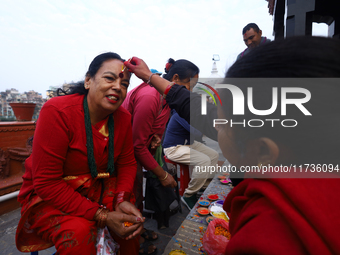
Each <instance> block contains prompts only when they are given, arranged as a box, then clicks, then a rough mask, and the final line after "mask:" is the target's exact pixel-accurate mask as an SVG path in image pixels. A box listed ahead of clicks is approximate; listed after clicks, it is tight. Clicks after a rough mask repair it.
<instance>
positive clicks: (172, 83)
mask: <svg viewBox="0 0 340 255" xmlns="http://www.w3.org/2000/svg"><path fill="white" fill-rule="evenodd" d="M174 84H175V83H174V82H170V84H169V85H168V86H167V87H166V89H165V91H164V93H163V98H164V99H165V98H166V95H167V94H168V93H169V91H170V89H171V87H172V86H173V85H174Z"/></svg>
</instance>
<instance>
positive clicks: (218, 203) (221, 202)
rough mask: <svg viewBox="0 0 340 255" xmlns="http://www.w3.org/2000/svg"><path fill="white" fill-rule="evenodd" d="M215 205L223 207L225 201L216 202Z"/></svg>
mask: <svg viewBox="0 0 340 255" xmlns="http://www.w3.org/2000/svg"><path fill="white" fill-rule="evenodd" d="M215 204H216V205H220V206H223V204H224V200H217V201H216V202H215Z"/></svg>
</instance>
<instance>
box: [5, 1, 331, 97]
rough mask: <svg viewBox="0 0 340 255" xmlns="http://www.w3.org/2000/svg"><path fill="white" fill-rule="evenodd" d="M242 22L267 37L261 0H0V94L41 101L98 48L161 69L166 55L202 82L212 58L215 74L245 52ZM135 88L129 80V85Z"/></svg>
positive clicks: (77, 75)
mask: <svg viewBox="0 0 340 255" xmlns="http://www.w3.org/2000/svg"><path fill="white" fill-rule="evenodd" d="M250 22H255V23H257V24H258V25H259V27H260V28H261V29H262V31H263V35H264V36H267V37H268V38H270V39H273V36H272V27H273V21H272V16H270V15H269V14H268V8H267V2H266V1H265V0H186V1H179V0H172V1H153V0H143V1H139V0H129V1H113V0H91V1H85V0H83V1H80V0H72V1H71V0H65V1H63V0H55V1H47V0H29V1H27V0H0V51H1V57H0V91H4V90H6V89H10V88H16V89H18V90H19V91H20V92H24V91H29V90H35V91H37V92H39V93H41V94H42V95H43V97H46V90H48V89H49V87H50V86H58V87H60V86H61V85H62V84H63V83H65V82H66V83H68V82H72V81H74V82H76V81H79V80H83V79H84V75H85V73H86V71H87V68H88V66H89V64H90V62H91V61H92V59H93V58H94V57H95V56H97V55H98V54H100V53H103V52H106V51H113V52H116V53H118V54H120V55H121V57H123V58H126V59H128V58H130V57H131V56H137V57H140V58H142V59H144V60H145V62H146V63H147V64H148V66H149V68H155V69H157V70H159V71H162V72H163V71H164V66H165V64H166V62H167V59H168V58H170V57H171V58H173V59H175V60H177V59H187V60H190V61H192V62H193V63H195V64H196V65H197V66H198V67H199V68H200V70H201V73H200V77H202V78H204V77H209V75H210V72H211V68H212V63H213V62H212V57H213V54H219V55H220V61H219V62H217V67H218V70H219V73H220V74H221V75H223V74H224V73H225V71H226V70H227V68H228V67H229V66H230V65H231V64H232V63H233V62H234V61H235V59H236V56H237V55H238V53H239V52H241V51H243V50H244V49H245V47H246V46H245V45H244V43H243V40H242V32H241V31H242V28H243V27H244V26H245V25H246V24H248V23H250ZM319 31H320V32H319ZM324 31H325V29H324V28H323V29H322V28H320V29H319V27H317V29H315V32H314V33H315V34H323V33H324ZM140 83H141V82H140V80H138V79H137V78H136V77H134V78H132V80H131V86H130V88H133V87H135V86H137V85H139V84H140Z"/></svg>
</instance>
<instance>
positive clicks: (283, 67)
mask: <svg viewBox="0 0 340 255" xmlns="http://www.w3.org/2000/svg"><path fill="white" fill-rule="evenodd" d="M126 65H127V67H128V68H130V69H131V70H132V71H133V72H134V73H135V74H136V75H137V76H138V77H139V78H141V79H144V80H146V79H147V78H148V76H149V75H150V71H149V69H148V67H147V65H146V64H145V63H144V62H143V61H142V60H140V59H138V58H136V59H134V61H133V62H132V64H129V63H126ZM339 76H340V41H339V40H338V39H331V38H322V37H311V36H308V37H307V36H306V37H292V38H286V39H284V40H277V41H274V42H270V43H268V44H266V45H265V46H263V47H258V48H256V49H254V50H253V51H252V52H249V54H247V55H246V56H244V57H243V58H242V59H240V60H238V61H236V62H235V63H234V65H233V66H232V67H230V69H229V70H228V72H227V74H226V77H227V78H230V77H231V78H240V77H242V78H249V79H248V81H254V85H253V86H254V89H255V88H256V89H259V94H258V95H256V96H254V102H259V103H260V106H263V105H261V103H262V101H267V103H268V102H269V107H270V105H271V103H272V101H270V99H271V98H272V97H271V96H270V95H271V92H272V91H271V90H269V92H270V93H268V89H267V90H266V89H265V88H264V87H262V86H261V84H260V85H259V84H256V83H255V80H256V79H255V78H256V77H261V78H263V77H267V78H269V77H270V78H275V77H276V78H280V80H281V86H282V82H283V81H284V80H285V79H282V77H290V78H306V77H309V78H313V79H310V84H307V86H305V85H306V83H301V87H304V86H305V87H306V88H308V90H310V92H311V100H309V102H308V104H306V107H307V109H308V110H309V111H310V112H311V113H312V115H311V116H304V115H303V114H302V113H301V111H300V110H299V109H298V108H297V107H295V108H294V107H293V106H292V108H290V109H289V112H290V111H291V110H292V111H293V113H294V114H293V118H295V117H296V118H297V119H301V122H300V121H299V122H298V126H297V127H296V129H294V128H286V129H285V128H283V127H281V128H271V126H270V125H269V127H265V128H250V127H248V128H242V126H241V127H240V125H239V126H236V128H234V127H233V128H231V127H230V126H229V125H219V126H218V127H217V130H218V131H215V132H216V133H218V142H219V145H220V148H221V150H222V152H223V155H224V156H225V157H226V158H227V159H228V161H229V162H231V163H232V164H233V165H234V166H236V167H241V166H258V165H259V166H261V165H262V166H269V164H270V165H271V166H280V165H282V166H290V165H291V164H292V165H296V166H297V167H299V166H300V165H302V168H301V169H302V172H303V175H302V176H301V175H299V174H294V173H291V174H285V175H283V176H282V175H279V174H277V175H276V173H274V174H266V175H262V174H261V173H260V176H259V175H257V176H255V175H254V174H252V175H250V174H246V175H245V179H244V180H243V181H241V182H240V183H239V184H238V185H237V186H236V187H234V188H233V190H232V191H231V192H230V193H229V194H228V196H227V198H226V200H225V202H224V206H223V207H224V209H225V210H226V211H227V213H228V215H229V216H230V233H231V239H230V241H229V244H228V246H227V247H226V250H225V254H315V255H316V254H340V243H339V240H338V236H339V232H340V217H339V215H340V204H339V203H338V194H339V193H340V178H339V177H340V174H339V172H340V169H339V167H340V165H339V159H338V158H339V154H340V143H339V141H340V138H339V128H340V122H339V118H337V116H338V114H339V109H340V107H339V93H340V86H339V84H340V82H339ZM332 77H333V78H332ZM334 77H336V78H334ZM318 78H327V79H323V80H322V82H321V83H318V82H317V81H318V80H319V79H318ZM305 81H306V80H305ZM305 81H304V82H305ZM312 81H313V82H312ZM301 82H302V80H301ZM315 82H316V83H315ZM151 84H152V85H153V86H154V87H155V88H156V89H157V90H158V91H159V92H160V93H161V94H162V95H163V96H164V97H165V98H166V101H167V103H168V104H169V107H170V108H172V109H175V110H176V112H177V113H178V114H179V115H180V116H181V117H182V118H184V119H186V120H187V121H188V122H189V123H190V125H192V126H194V127H195V128H196V129H198V130H200V131H201V132H202V133H204V134H209V135H211V137H214V135H216V133H215V134H214V131H213V130H214V128H213V125H211V123H212V121H213V119H214V118H215V119H217V118H219V119H229V118H230V117H231V115H230V113H231V111H232V110H231V109H232V108H231V107H232V100H230V99H231V97H230V92H228V93H229V94H228V93H226V94H225V93H224V92H221V93H220V91H219V94H220V96H221V99H222V102H223V107H221V106H219V107H218V109H216V107H215V106H214V105H208V106H207V115H200V111H201V108H200V107H199V105H200V102H201V98H200V97H199V95H195V93H190V92H189V91H186V89H184V88H181V86H179V85H176V84H175V85H173V84H169V82H168V81H166V80H164V79H162V78H161V77H153V78H152V80H151ZM279 84H280V82H278V81H277V84H272V86H279ZM283 85H284V86H283V87H289V83H288V84H283ZM296 87H299V86H296ZM240 89H241V90H242V92H243V94H244V95H246V93H245V92H246V91H247V86H242V85H240ZM265 91H266V92H265ZM264 93H266V94H264ZM254 95H255V94H254ZM268 96H269V97H268ZM300 97H301V95H300ZM268 98H269V99H268ZM226 99H229V100H226ZM263 99H268V100H269V101H268V100H263ZM190 101H191V102H190ZM190 103H191V104H193V105H195V106H196V105H197V106H198V107H194V108H191V111H189V110H187V109H189V107H188V105H189V104H190ZM267 106H268V105H267ZM259 109H268V108H261V107H259ZM278 112H279V114H280V111H278ZM251 116H252V115H249V112H246V114H245V115H244V116H243V115H242V116H240V117H242V118H244V119H249V117H251ZM289 116H290V117H291V115H289ZM301 116H302V117H303V118H301ZM190 117H191V118H190ZM232 117H233V118H236V121H239V118H237V117H235V115H234V116H232ZM258 118H259V117H257V119H258ZM281 118H284V117H282V116H281ZM317 162H319V163H322V164H324V166H326V167H325V168H323V170H322V172H323V173H318V172H315V171H314V172H312V171H310V170H313V166H312V165H309V167H307V165H306V164H312V163H317ZM298 169H300V168H298ZM308 169H309V170H308ZM319 170H320V169H319ZM306 172H307V173H306ZM275 175H276V176H275ZM313 175H314V176H313ZM311 176H312V177H314V178H309V177H311ZM255 177H256V178H255ZM271 177H272V178H271ZM277 177H279V178H277ZM280 177H284V178H280ZM296 177H306V178H296ZM315 177H316V178H315Z"/></svg>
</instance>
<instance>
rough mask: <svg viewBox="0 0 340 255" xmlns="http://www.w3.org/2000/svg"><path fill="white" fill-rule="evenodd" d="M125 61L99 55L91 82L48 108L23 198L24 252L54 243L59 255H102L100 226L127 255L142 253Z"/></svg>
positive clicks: (20, 242)
mask: <svg viewBox="0 0 340 255" xmlns="http://www.w3.org/2000/svg"><path fill="white" fill-rule="evenodd" d="M122 61H123V60H122V59H121V57H120V56H119V55H118V54H116V53H111V52H108V53H104V54H101V55H99V56H97V57H96V58H95V59H94V60H93V61H92V63H91V64H90V66H89V70H88V72H87V74H86V78H85V81H84V83H78V85H77V86H75V87H73V88H72V90H71V93H70V95H65V96H60V97H55V98H52V99H50V100H49V101H48V102H46V103H45V105H44V106H43V108H42V109H41V112H40V116H39V119H38V122H37V128H36V131H35V134H34V145H33V152H32V155H31V156H30V157H29V158H28V159H27V160H26V162H25V168H26V172H25V174H24V176H23V179H24V182H23V186H22V188H21V190H20V194H19V196H18V200H19V202H21V204H22V210H21V214H22V216H21V219H20V222H19V225H18V228H17V233H16V245H17V248H18V250H20V251H22V252H30V251H38V250H43V249H46V248H48V247H51V246H53V245H54V246H55V247H56V249H57V253H58V254H96V246H95V245H96V239H97V227H100V228H103V227H105V226H107V227H108V229H109V230H110V232H111V234H112V235H113V237H114V239H115V240H116V241H117V242H118V243H119V244H120V252H121V254H137V253H138V250H139V243H138V238H135V237H137V236H138V235H139V234H140V232H141V230H142V229H143V224H142V222H143V221H144V219H143V217H142V215H141V213H140V212H139V211H138V210H137V208H136V207H135V206H134V205H133V204H134V202H135V199H134V196H133V194H132V188H133V183H134V180H135V175H136V161H135V158H134V153H133V142H132V129H131V116H130V114H129V113H128V112H127V111H126V110H125V109H124V108H122V107H120V105H121V104H122V103H123V101H124V99H125V97H126V93H127V88H128V86H129V81H130V73H129V72H128V71H127V70H124V71H122V67H123V66H124V65H123V62H122ZM127 221H128V222H132V223H134V224H133V225H132V226H129V227H127V226H125V225H124V222H127Z"/></svg>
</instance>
